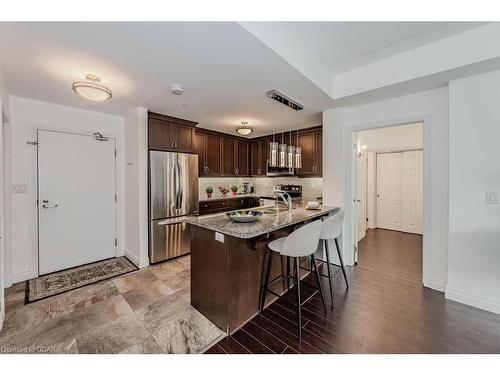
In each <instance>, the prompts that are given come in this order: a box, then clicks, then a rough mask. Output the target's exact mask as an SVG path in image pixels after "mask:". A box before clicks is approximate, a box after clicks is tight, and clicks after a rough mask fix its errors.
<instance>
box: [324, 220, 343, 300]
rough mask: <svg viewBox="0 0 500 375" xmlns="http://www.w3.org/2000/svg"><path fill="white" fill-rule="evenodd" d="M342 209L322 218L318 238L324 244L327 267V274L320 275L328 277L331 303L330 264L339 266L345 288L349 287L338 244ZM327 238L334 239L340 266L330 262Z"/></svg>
mask: <svg viewBox="0 0 500 375" xmlns="http://www.w3.org/2000/svg"><path fill="white" fill-rule="evenodd" d="M344 216H345V214H344V211H340V212H338V213H336V214H334V215H332V216H329V217H327V218H325V219H324V220H323V225H322V226H321V234H320V239H321V240H322V241H323V243H324V244H325V253H326V262H324V261H322V262H324V263H326V266H327V269H328V275H325V274H323V273H322V274H321V276H323V277H326V278H328V281H329V283H330V295H331V297H332V305H333V276H335V275H332V271H331V266H332V265H333V266H336V267H340V268H341V269H342V273H343V274H344V280H345V284H346V287H347V289H349V283H348V282H347V274H346V272H345V266H344V260H343V259H342V253H341V251H340V246H339V240H338V239H339V237H340V235H341V234H342V226H343V224H344ZM328 240H334V241H335V247H336V248H337V255H338V257H339V260H340V266H339V265H337V264H332V263H331V262H330V259H331V258H330V249H329V246H328Z"/></svg>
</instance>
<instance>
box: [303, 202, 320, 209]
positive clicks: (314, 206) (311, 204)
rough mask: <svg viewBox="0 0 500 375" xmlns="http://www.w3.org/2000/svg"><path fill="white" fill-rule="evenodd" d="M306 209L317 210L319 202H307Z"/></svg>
mask: <svg viewBox="0 0 500 375" xmlns="http://www.w3.org/2000/svg"><path fill="white" fill-rule="evenodd" d="M306 207H307V208H319V202H317V201H309V202H307V205H306Z"/></svg>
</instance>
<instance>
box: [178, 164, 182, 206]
mask: <svg viewBox="0 0 500 375" xmlns="http://www.w3.org/2000/svg"><path fill="white" fill-rule="evenodd" d="M177 181H178V187H179V190H178V193H177V209H179V210H181V209H182V183H181V181H182V168H181V165H180V163H179V159H177Z"/></svg>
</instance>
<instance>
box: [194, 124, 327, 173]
mask: <svg viewBox="0 0 500 375" xmlns="http://www.w3.org/2000/svg"><path fill="white" fill-rule="evenodd" d="M193 139H194V141H193V145H194V146H193V149H194V152H196V154H198V163H199V175H200V176H202V177H203V176H207V177H208V176H211V177H219V176H227V177H233V176H240V177H245V176H255V177H258V176H266V167H267V165H266V164H267V161H268V159H269V147H270V146H269V144H270V142H271V141H272V140H273V137H272V136H266V137H259V138H257V139H248V140H247V139H244V138H241V137H236V136H232V135H229V134H224V133H219V132H216V131H212V130H207V129H196V131H195V134H194V136H193ZM276 141H277V142H282V139H281V134H277V135H276ZM283 141H284V142H285V143H286V144H292V145H294V146H295V145H297V141H298V144H299V145H300V146H301V147H302V168H301V169H298V170H297V176H299V177H315V176H321V175H322V170H323V168H322V167H323V166H322V159H323V156H322V153H323V140H322V129H321V128H318V127H315V128H309V129H304V130H299V135H298V137H297V133H296V132H292V134H291V136H290V133H284V134H283Z"/></svg>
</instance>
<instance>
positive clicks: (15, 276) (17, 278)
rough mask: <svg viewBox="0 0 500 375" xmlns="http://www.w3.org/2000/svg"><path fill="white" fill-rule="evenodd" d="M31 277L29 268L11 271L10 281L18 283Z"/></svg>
mask: <svg viewBox="0 0 500 375" xmlns="http://www.w3.org/2000/svg"><path fill="white" fill-rule="evenodd" d="M29 279H31V272H30V270H27V271H22V272H15V273H12V283H13V284H15V283H19V282H21V281H26V280H29Z"/></svg>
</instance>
